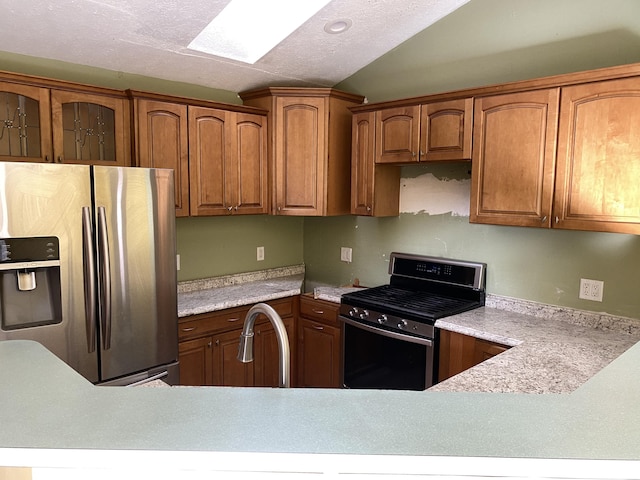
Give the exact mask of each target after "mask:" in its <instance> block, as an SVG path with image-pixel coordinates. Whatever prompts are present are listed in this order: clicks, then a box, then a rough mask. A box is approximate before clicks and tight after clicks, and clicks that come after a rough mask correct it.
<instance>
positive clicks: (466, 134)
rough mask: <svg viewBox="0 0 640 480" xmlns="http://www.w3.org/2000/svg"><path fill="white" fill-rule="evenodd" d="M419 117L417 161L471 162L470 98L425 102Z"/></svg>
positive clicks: (471, 117)
mask: <svg viewBox="0 0 640 480" xmlns="http://www.w3.org/2000/svg"><path fill="white" fill-rule="evenodd" d="M420 115H421V116H420V161H421V162H423V161H442V160H470V159H471V139H472V126H473V99H472V98H461V99H457V100H450V101H443V102H435V103H428V104H426V105H422V107H421V114H420Z"/></svg>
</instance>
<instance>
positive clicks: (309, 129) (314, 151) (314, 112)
mask: <svg viewBox="0 0 640 480" xmlns="http://www.w3.org/2000/svg"><path fill="white" fill-rule="evenodd" d="M326 115H327V112H326V106H325V99H324V98H314V97H301V98H299V97H277V99H276V113H275V117H276V118H277V119H278V123H276V126H275V128H276V134H275V142H276V146H275V152H276V154H275V162H274V169H275V171H274V176H273V178H274V181H275V188H274V195H275V199H274V200H275V201H274V208H275V210H276V212H275V213H277V214H278V215H322V212H323V211H324V202H325V198H324V197H325V196H324V189H326V188H327V185H326V178H325V168H324V166H325V161H324V158H325V156H326V149H325V143H326V141H327V136H326V135H327V134H326V125H327V118H326Z"/></svg>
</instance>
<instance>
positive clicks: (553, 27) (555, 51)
mask: <svg viewBox="0 0 640 480" xmlns="http://www.w3.org/2000/svg"><path fill="white" fill-rule="evenodd" d="M638 19H640V2H638V1H637V0H535V1H534V0H471V1H470V2H469V3H467V4H465V5H464V6H462V7H461V8H459V9H458V10H456V11H455V12H453V13H452V14H450V15H448V16H446V17H445V18H443V19H442V20H440V21H439V22H437V23H435V24H434V25H432V26H431V27H429V28H427V29H426V30H424V31H422V32H420V33H419V34H417V35H415V36H414V37H413V38H411V39H409V40H407V41H406V42H405V43H403V44H402V45H400V46H398V47H397V48H395V49H393V50H392V51H390V52H389V53H387V54H386V55H384V56H382V57H381V58H379V59H378V60H376V61H374V62H372V63H371V64H369V65H367V66H366V67H364V68H363V69H362V70H360V71H359V72H357V73H355V74H354V75H352V76H351V77H349V78H348V79H346V80H344V81H343V82H341V83H339V84H338V85H337V88H341V89H344V90H347V91H350V92H354V93H359V94H361V95H365V96H366V97H367V98H368V100H369V101H370V102H378V101H385V100H391V99H395V98H406V97H412V96H420V95H426V94H429V93H438V92H446V91H450V90H458V89H461V88H467V87H477V86H482V85H491V84H494V83H503V82H509V81H516V80H526V79H530V78H536V77H542V76H546V75H555V74H560V73H569V72H575V71H581V70H589V69H592V68H600V67H609V66H613V65H623V64H626V63H634V62H640V22H639V21H638Z"/></svg>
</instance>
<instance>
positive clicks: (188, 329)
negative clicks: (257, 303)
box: [178, 298, 293, 340]
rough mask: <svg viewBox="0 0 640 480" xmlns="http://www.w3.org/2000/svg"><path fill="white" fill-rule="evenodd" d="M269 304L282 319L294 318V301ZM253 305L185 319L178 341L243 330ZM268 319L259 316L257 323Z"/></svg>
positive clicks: (280, 300)
mask: <svg viewBox="0 0 640 480" xmlns="http://www.w3.org/2000/svg"><path fill="white" fill-rule="evenodd" d="M265 303H268V304H269V305H271V306H272V307H273V309H274V310H275V311H276V312H277V313H278V315H280V317H282V318H285V317H291V316H293V299H292V298H283V299H279V300H272V301H270V302H265ZM252 306H253V305H245V306H242V307H234V308H228V309H225V310H220V311H217V312H212V313H203V314H201V315H194V316H193V317H188V319H183V320H181V321H180V323H179V324H178V340H185V339H189V338H197V337H201V336H203V335H210V334H212V333H218V332H224V331H227V330H232V329H234V328H242V325H243V324H244V319H245V317H246V316H247V312H248V311H249V309H250V308H251V307H252ZM266 320H267V319H266V317H264V316H263V315H259V316H258V318H256V321H257V322H260V321H266Z"/></svg>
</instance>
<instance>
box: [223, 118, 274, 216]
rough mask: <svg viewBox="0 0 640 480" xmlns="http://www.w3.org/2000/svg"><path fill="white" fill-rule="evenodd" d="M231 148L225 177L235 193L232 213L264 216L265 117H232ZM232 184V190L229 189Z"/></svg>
mask: <svg viewBox="0 0 640 480" xmlns="http://www.w3.org/2000/svg"><path fill="white" fill-rule="evenodd" d="M234 115H235V122H233V127H234V129H235V132H234V135H233V148H232V151H231V152H230V154H231V155H232V156H231V158H229V159H228V160H229V161H230V166H229V167H228V173H230V174H232V175H233V178H230V182H229V183H230V184H231V192H234V190H235V198H234V199H233V202H232V204H233V213H244V214H251V215H255V214H262V213H267V212H268V210H267V200H268V196H267V179H268V177H267V127H266V117H264V116H261V115H253V114H248V113H235V114H234ZM234 184H235V187H234V186H233V185H234Z"/></svg>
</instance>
